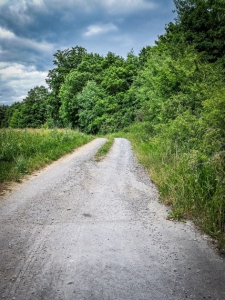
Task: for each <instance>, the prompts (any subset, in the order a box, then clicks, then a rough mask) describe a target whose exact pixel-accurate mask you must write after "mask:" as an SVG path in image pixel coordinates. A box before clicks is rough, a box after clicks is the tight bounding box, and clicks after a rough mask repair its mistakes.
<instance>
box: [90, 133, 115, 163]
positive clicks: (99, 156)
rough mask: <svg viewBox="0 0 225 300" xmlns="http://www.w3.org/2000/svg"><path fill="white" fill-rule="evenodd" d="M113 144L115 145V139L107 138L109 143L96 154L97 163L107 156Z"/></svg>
mask: <svg viewBox="0 0 225 300" xmlns="http://www.w3.org/2000/svg"><path fill="white" fill-rule="evenodd" d="M113 143H114V137H112V136H107V141H106V142H105V144H104V145H103V146H102V147H101V148H100V149H99V150H98V152H97V153H96V154H95V156H94V158H95V160H96V161H100V160H102V159H103V158H104V157H105V156H106V154H107V153H108V152H109V150H110V149H111V147H112V145H113Z"/></svg>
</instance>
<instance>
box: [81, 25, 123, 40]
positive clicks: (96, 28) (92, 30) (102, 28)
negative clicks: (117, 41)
mask: <svg viewBox="0 0 225 300" xmlns="http://www.w3.org/2000/svg"><path fill="white" fill-rule="evenodd" d="M116 30H118V28H117V27H116V26H115V25H114V24H112V23H108V24H101V25H90V26H88V28H87V31H86V32H85V33H84V34H83V36H84V37H91V36H94V35H99V34H104V33H108V32H110V31H116Z"/></svg>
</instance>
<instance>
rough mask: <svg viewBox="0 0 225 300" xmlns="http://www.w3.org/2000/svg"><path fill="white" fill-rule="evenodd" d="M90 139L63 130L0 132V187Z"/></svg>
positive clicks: (12, 130)
mask: <svg viewBox="0 0 225 300" xmlns="http://www.w3.org/2000/svg"><path fill="white" fill-rule="evenodd" d="M93 139H94V137H93V136H89V135H85V134H83V133H81V132H78V131H74V130H65V129H64V130H63V129H54V130H49V129H24V130H19V129H1V130H0V185H2V186H3V184H4V183H5V182H9V181H19V180H20V179H21V178H22V177H23V176H24V174H29V173H31V172H32V171H34V170H37V169H40V168H41V167H43V166H45V165H46V164H49V163H51V162H52V161H54V160H57V159H58V158H60V157H61V156H63V155H64V154H67V153H69V152H71V151H72V150H74V149H75V148H77V147H80V146H82V145H83V144H85V143H87V142H89V141H91V140H93Z"/></svg>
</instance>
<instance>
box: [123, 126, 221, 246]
mask: <svg viewBox="0 0 225 300" xmlns="http://www.w3.org/2000/svg"><path fill="white" fill-rule="evenodd" d="M145 126H146V124H140V123H139V124H135V125H133V126H131V127H130V128H129V129H128V130H126V131H127V132H125V133H123V135H125V136H126V137H127V138H128V139H129V140H130V141H131V143H132V146H133V149H134V151H135V153H136V155H137V157H138V159H139V161H140V163H142V164H143V165H144V166H145V167H146V168H147V170H148V171H149V174H150V177H151V179H152V180H153V181H154V182H155V184H156V185H157V187H158V189H159V192H160V199H161V201H163V202H164V203H165V204H167V205H171V207H172V210H173V212H172V214H171V216H170V217H172V218H176V219H185V218H187V219H192V220H193V221H194V222H195V223H196V224H198V225H199V226H200V227H201V228H202V229H203V230H204V231H206V232H207V233H209V234H210V235H211V236H213V237H216V238H217V239H218V240H219V242H220V246H221V249H225V173H224V169H225V167H224V158H225V155H224V152H223V151H222V152H219V153H213V154H211V155H206V154H205V153H204V150H202V147H200V146H199V147H193V148H190V149H187V147H186V148H185V147H182V145H181V144H179V143H178V144H176V143H175V142H174V141H172V140H171V139H170V138H166V136H165V135H163V134H158V135H155V136H151V135H149V134H148V133H147V130H146V128H145ZM223 251H224V250H223Z"/></svg>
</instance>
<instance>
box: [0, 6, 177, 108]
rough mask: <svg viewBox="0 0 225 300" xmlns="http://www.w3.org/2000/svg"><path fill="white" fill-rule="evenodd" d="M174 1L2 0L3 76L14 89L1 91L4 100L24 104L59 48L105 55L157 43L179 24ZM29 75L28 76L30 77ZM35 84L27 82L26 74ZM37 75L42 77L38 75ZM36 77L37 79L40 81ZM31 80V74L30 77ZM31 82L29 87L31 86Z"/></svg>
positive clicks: (0, 56) (0, 52)
mask: <svg viewBox="0 0 225 300" xmlns="http://www.w3.org/2000/svg"><path fill="white" fill-rule="evenodd" d="M173 9H174V5H173V1H172V0H157V1H156V0H124V1H119V0H93V1H90V0H67V1H65V2H64V1H61V0H21V1H17V0H0V61H1V62H3V63H4V64H5V65H4V67H3V65H2V66H0V72H1V73H0V75H1V74H2V76H3V75H4V74H5V73H7V72H8V71H7V70H9V69H8V68H9V67H10V66H13V67H14V68H15V66H17V67H16V68H17V71H18V70H20V71H18V72H16V73H15V74H14V75H15V76H16V79H15V78H14V79H11V78H12V77H13V73H12V70H13V68H12V69H11V71H10V72H9V73H7V76H5V78H6V77H7V81H4V80H3V81H2V80H1V86H2V85H4V84H6V82H7V84H9V86H10V92H9V89H8V88H7V87H6V88H5V89H4V87H3V88H2V89H1V96H0V102H1V103H2V102H3V101H5V100H4V99H7V101H8V99H11V100H10V101H12V102H13V101H16V100H21V98H22V97H23V95H24V93H27V91H28V90H29V89H30V88H33V87H34V86H36V85H38V84H39V83H40V82H41V79H43V84H44V78H43V74H45V73H46V74H47V71H48V70H49V69H51V68H52V59H53V54H54V53H55V52H56V51H57V50H58V49H61V50H63V49H65V48H70V47H72V46H76V45H79V46H82V47H84V48H86V49H87V51H88V52H97V53H99V54H101V55H105V54H107V52H108V51H112V52H114V53H116V54H119V55H121V56H124V57H125V56H126V54H127V53H128V52H129V51H130V50H131V49H132V48H133V49H134V51H135V53H136V54H137V53H139V51H140V50H141V49H142V48H143V47H145V46H146V45H153V44H154V41H155V40H156V39H157V36H158V35H160V34H162V33H163V32H164V27H165V24H166V23H168V22H170V21H173V18H174V15H173V13H172V10H173ZM24 72H25V73H24ZM29 72H30V74H31V76H30V77H31V78H32V80H29V82H27V83H26V81H24V79H22V82H23V84H25V83H26V84H25V85H24V88H22V89H21V90H22V91H21V93H20V92H19V90H18V89H17V83H18V82H19V83H20V85H21V78H22V76H23V74H25V77H24V78H26V76H28V74H29ZM35 74H36V75H35ZM35 76H36V78H35ZM28 77H29V76H28ZM28 83H29V84H28Z"/></svg>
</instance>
